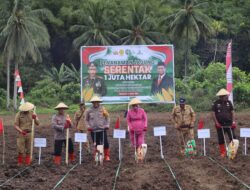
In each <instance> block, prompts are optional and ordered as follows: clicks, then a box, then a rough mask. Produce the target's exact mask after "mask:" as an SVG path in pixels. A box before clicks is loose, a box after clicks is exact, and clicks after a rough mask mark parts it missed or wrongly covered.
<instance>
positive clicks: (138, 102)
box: [129, 98, 142, 106]
mask: <svg viewBox="0 0 250 190" xmlns="http://www.w3.org/2000/svg"><path fill="white" fill-rule="evenodd" d="M141 103H142V102H141V100H139V99H138V98H133V99H132V100H131V101H130V102H129V105H130V106H132V105H135V104H141Z"/></svg>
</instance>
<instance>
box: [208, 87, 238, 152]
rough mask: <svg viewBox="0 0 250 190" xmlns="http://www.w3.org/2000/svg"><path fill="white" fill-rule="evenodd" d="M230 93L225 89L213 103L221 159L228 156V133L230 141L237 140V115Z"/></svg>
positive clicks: (213, 115)
mask: <svg viewBox="0 0 250 190" xmlns="http://www.w3.org/2000/svg"><path fill="white" fill-rule="evenodd" d="M229 94H230V93H229V92H228V91H227V90H225V89H221V90H220V91H219V92H218V93H217V94H216V96H218V97H219V99H218V100H216V101H215V102H214V103H213V106H212V111H213V112H212V117H213V120H214V123H215V127H216V130H217V134H218V142H219V149H220V155H221V157H225V156H226V148H225V136H224V134H225V133H227V134H228V137H229V139H230V141H232V140H233V139H236V135H235V132H234V130H235V128H236V122H235V114H234V108H233V104H232V102H231V101H230V100H228V96H229Z"/></svg>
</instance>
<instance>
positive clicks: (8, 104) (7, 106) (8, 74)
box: [6, 58, 10, 110]
mask: <svg viewBox="0 0 250 190" xmlns="http://www.w3.org/2000/svg"><path fill="white" fill-rule="evenodd" d="M6 69H7V97H6V109H7V110H9V109H10V59H9V58H8V59H7V68H6Z"/></svg>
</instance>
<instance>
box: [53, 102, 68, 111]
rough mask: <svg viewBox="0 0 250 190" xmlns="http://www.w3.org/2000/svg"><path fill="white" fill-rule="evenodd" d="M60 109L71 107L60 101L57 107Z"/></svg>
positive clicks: (56, 108)
mask: <svg viewBox="0 0 250 190" xmlns="http://www.w3.org/2000/svg"><path fill="white" fill-rule="evenodd" d="M58 109H69V107H68V106H67V105H66V104H64V103H63V102H60V103H59V104H58V105H57V106H56V107H55V110H58Z"/></svg>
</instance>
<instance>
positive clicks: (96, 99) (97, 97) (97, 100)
mask: <svg viewBox="0 0 250 190" xmlns="http://www.w3.org/2000/svg"><path fill="white" fill-rule="evenodd" d="M90 102H102V100H101V98H100V97H99V96H97V95H95V96H93V97H92V98H91V100H90Z"/></svg>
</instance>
